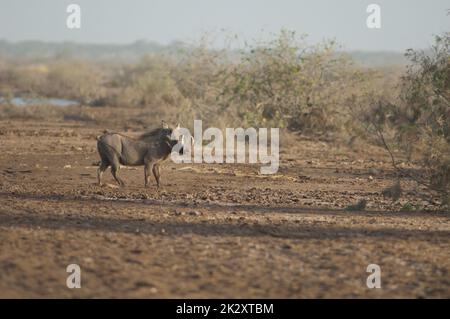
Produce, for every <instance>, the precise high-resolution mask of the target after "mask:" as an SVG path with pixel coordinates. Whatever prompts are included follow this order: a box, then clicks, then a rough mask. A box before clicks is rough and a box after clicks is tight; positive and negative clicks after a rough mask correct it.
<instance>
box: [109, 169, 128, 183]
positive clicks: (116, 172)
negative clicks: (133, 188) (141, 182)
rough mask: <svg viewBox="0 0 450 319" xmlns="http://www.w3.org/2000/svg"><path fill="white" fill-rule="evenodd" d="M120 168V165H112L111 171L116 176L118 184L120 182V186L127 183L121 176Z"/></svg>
mask: <svg viewBox="0 0 450 319" xmlns="http://www.w3.org/2000/svg"><path fill="white" fill-rule="evenodd" d="M119 169H120V165H119V164H118V165H114V164H113V165H111V173H112V176H113V177H114V179H115V180H116V182H117V184H119V186H121V187H124V186H125V183H124V181H123V180H122V179H121V178H120V177H119Z"/></svg>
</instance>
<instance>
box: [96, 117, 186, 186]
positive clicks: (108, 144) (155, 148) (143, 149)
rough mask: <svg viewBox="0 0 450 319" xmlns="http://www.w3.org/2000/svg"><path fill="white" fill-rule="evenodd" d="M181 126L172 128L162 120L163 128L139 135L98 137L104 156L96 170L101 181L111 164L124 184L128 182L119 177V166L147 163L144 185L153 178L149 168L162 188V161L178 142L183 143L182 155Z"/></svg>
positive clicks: (107, 134)
mask: <svg viewBox="0 0 450 319" xmlns="http://www.w3.org/2000/svg"><path fill="white" fill-rule="evenodd" d="M179 129H180V125H179V124H178V125H177V127H176V128H175V129H171V128H169V127H168V125H167V124H166V123H165V122H163V126H162V128H157V129H154V130H152V131H150V132H148V133H144V134H142V135H140V136H139V137H137V138H132V137H129V136H126V135H123V134H120V133H109V132H108V133H105V134H103V135H100V136H98V137H97V150H98V153H99V154H100V158H101V162H100V167H99V168H98V171H97V178H98V184H99V185H100V186H101V185H102V175H103V172H104V171H105V170H106V169H107V168H108V167H109V166H111V173H112V175H113V177H114V179H115V180H116V181H117V183H118V184H119V186H122V187H123V186H125V183H124V182H123V180H122V179H121V178H120V177H119V169H120V165H124V166H141V165H144V176H145V178H144V179H145V187H147V186H148V184H149V181H150V170H151V171H152V172H153V175H154V176H155V179H156V185H157V187H160V185H161V180H160V179H161V174H160V164H161V163H162V162H164V161H165V160H166V159H167V158H168V157H169V155H170V154H171V152H172V148H173V147H174V146H175V145H176V144H177V143H180V144H179V145H180V146H181V147H180V150H179V152H180V153H181V154H182V152H183V144H184V136H183V135H180V134H177V132H178V130H179Z"/></svg>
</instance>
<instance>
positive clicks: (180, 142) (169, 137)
mask: <svg viewBox="0 0 450 319" xmlns="http://www.w3.org/2000/svg"><path fill="white" fill-rule="evenodd" d="M162 125H163V129H162V130H161V134H162V135H163V139H164V140H165V142H166V143H167V145H168V146H169V147H170V149H173V148H174V147H175V146H176V149H173V151H178V153H179V154H180V155H183V152H184V142H185V138H184V135H183V134H181V128H180V124H179V123H178V124H177V126H176V127H175V128H174V129H172V128H169V126H168V125H167V123H166V122H164V121H163V122H162Z"/></svg>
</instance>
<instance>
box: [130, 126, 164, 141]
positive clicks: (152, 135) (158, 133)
mask: <svg viewBox="0 0 450 319" xmlns="http://www.w3.org/2000/svg"><path fill="white" fill-rule="evenodd" d="M170 134H172V129H169V128H155V129H153V130H151V131H149V132H146V133H142V134H141V135H139V136H138V137H137V138H136V139H138V140H145V139H148V138H155V137H162V136H164V135H170Z"/></svg>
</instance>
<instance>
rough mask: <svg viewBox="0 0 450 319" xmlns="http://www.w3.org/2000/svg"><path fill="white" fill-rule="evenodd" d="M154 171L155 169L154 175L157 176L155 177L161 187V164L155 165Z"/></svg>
mask: <svg viewBox="0 0 450 319" xmlns="http://www.w3.org/2000/svg"><path fill="white" fill-rule="evenodd" d="M152 171H153V175H154V176H155V179H156V186H157V187H158V188H159V187H160V186H161V183H160V181H161V173H160V171H159V164H155V165H153V168H152Z"/></svg>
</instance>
